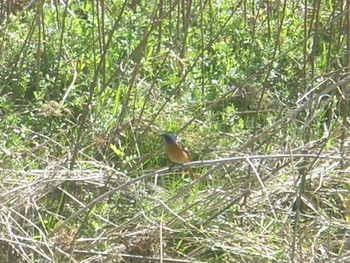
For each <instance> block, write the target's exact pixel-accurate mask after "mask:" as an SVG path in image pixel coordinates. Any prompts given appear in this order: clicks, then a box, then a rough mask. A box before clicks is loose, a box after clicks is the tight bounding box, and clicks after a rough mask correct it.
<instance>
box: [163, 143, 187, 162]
mask: <svg viewBox="0 0 350 263" xmlns="http://www.w3.org/2000/svg"><path fill="white" fill-rule="evenodd" d="M165 153H166V155H167V156H168V158H169V159H170V160H171V161H172V162H174V163H187V162H190V161H191V158H190V156H189V154H188V153H187V152H186V151H185V150H184V149H182V148H181V147H180V146H179V145H178V144H177V143H167V144H166V148H165Z"/></svg>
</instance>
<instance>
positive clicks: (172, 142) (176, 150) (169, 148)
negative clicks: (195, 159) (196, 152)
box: [162, 132, 195, 180]
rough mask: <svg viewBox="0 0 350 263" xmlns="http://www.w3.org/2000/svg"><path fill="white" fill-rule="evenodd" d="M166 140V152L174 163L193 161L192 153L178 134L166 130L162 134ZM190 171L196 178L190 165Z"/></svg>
mask: <svg viewBox="0 0 350 263" xmlns="http://www.w3.org/2000/svg"><path fill="white" fill-rule="evenodd" d="M162 136H163V138H164V142H165V154H166V155H167V156H168V158H169V159H170V161H172V162H173V163H178V164H183V163H188V162H190V161H191V155H190V153H189V151H188V149H187V148H186V147H184V146H183V145H182V143H181V142H180V141H179V140H178V139H177V136H176V134H175V133H173V132H165V133H163V134H162ZM187 169H188V173H189V174H190V177H191V179H192V180H195V176H194V173H193V170H192V167H190V166H189V167H188V168H187Z"/></svg>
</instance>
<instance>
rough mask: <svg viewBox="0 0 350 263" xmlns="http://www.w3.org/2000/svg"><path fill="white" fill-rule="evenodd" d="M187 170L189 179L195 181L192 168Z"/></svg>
mask: <svg viewBox="0 0 350 263" xmlns="http://www.w3.org/2000/svg"><path fill="white" fill-rule="evenodd" d="M187 169H188V173H189V174H190V177H191V179H192V180H196V177H195V176H194V173H193V170H192V167H190V166H189V167H188V168H187Z"/></svg>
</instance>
